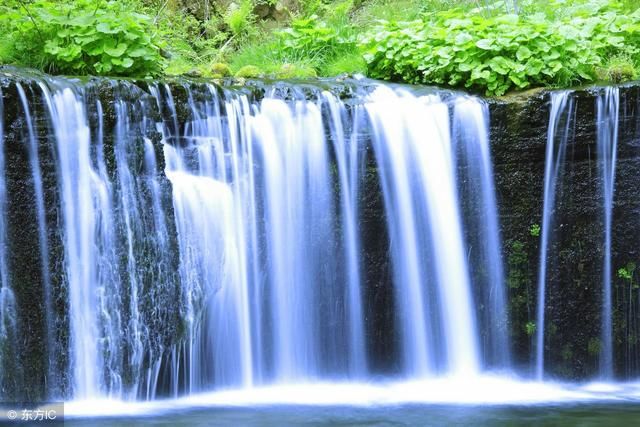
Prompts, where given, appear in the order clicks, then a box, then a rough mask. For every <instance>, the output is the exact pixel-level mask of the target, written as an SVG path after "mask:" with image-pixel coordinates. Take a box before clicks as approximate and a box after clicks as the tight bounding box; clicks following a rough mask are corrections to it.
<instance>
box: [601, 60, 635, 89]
mask: <svg viewBox="0 0 640 427" xmlns="http://www.w3.org/2000/svg"><path fill="white" fill-rule="evenodd" d="M596 72H597V76H598V79H600V80H604V81H610V82H614V83H620V82H623V81H628V80H633V79H634V78H636V77H637V73H638V71H637V66H636V63H635V61H634V60H633V59H632V58H631V56H630V55H628V54H619V55H615V56H613V57H611V58H609V59H608V60H607V61H606V62H605V64H604V66H603V67H600V68H598V69H597V70H596Z"/></svg>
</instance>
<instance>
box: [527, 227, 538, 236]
mask: <svg viewBox="0 0 640 427" xmlns="http://www.w3.org/2000/svg"><path fill="white" fill-rule="evenodd" d="M529 234H531V235H532V236H533V237H539V236H540V224H533V225H532V226H531V228H530V229H529Z"/></svg>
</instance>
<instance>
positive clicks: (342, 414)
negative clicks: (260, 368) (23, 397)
mask: <svg viewBox="0 0 640 427" xmlns="http://www.w3.org/2000/svg"><path fill="white" fill-rule="evenodd" d="M638 423H640V405H638V404H636V403H630V402H624V403H614V404H612V403H609V404H594V403H580V404H569V405H567V404H563V405H531V406H513V405H508V406H468V405H463V406H458V405H393V406H382V407H375V406H372V407H352V406H271V407H258V408H238V407H226V408H224V407H216V408H190V409H184V410H179V411H177V412H173V413H170V414H163V415H161V416H153V415H146V416H133V417H131V416H123V417H110V418H97V419H96V418H92V419H86V418H77V419H72V420H68V421H67V422H66V423H65V425H67V426H84V425H89V424H90V425H92V426H105V427H106V426H114V427H116V426H118V427H119V426H138V425H144V426H265V427H271V426H273V427H281V426H305V427H306V426H309V427H311V426H313V427H319V426H345V427H346V426H376V427H378V426H379V427H382V426H442V425H461V426H466V425H469V426H522V425H536V426H540V425H541V426H565V425H566V426H574V425H580V426H607V427H608V426H633V425H637V424H638Z"/></svg>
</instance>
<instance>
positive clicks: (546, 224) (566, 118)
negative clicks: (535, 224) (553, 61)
mask: <svg viewBox="0 0 640 427" xmlns="http://www.w3.org/2000/svg"><path fill="white" fill-rule="evenodd" d="M572 115H573V101H572V99H571V92H568V91H560V92H553V93H552V94H551V111H550V117H549V127H548V129H547V146H546V154H545V166H544V168H545V169H544V188H543V203H542V224H541V229H540V266H539V269H538V306H537V315H536V347H535V348H536V359H535V376H536V378H537V379H538V380H539V381H541V380H542V379H543V377H544V350H545V348H544V345H545V343H544V332H545V302H546V287H547V260H548V258H549V253H548V248H549V245H550V239H551V238H552V231H553V224H554V223H553V221H554V211H555V200H556V192H557V186H558V184H559V181H558V180H559V179H561V178H562V171H563V166H564V158H565V153H566V146H567V139H568V136H569V127H570V124H571V118H572Z"/></svg>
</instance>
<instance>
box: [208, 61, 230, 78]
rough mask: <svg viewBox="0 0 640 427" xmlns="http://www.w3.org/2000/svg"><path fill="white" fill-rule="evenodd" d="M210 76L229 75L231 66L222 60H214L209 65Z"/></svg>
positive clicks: (220, 76)
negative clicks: (213, 62)
mask: <svg viewBox="0 0 640 427" xmlns="http://www.w3.org/2000/svg"><path fill="white" fill-rule="evenodd" d="M210 71H211V76H212V77H214V78H222V77H229V76H230V75H231V68H229V65H228V64H225V63H224V62H216V63H215V64H213V65H212V66H211V70H210Z"/></svg>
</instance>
